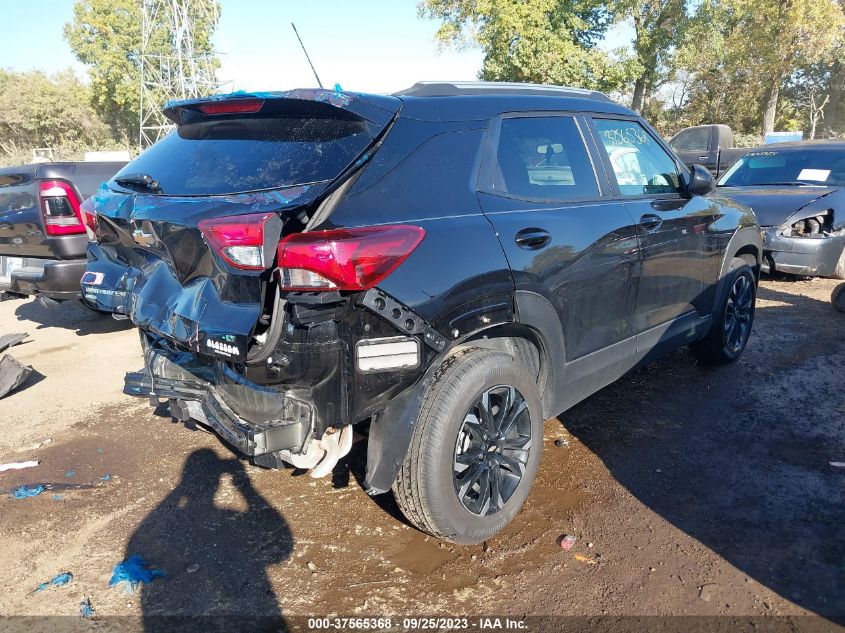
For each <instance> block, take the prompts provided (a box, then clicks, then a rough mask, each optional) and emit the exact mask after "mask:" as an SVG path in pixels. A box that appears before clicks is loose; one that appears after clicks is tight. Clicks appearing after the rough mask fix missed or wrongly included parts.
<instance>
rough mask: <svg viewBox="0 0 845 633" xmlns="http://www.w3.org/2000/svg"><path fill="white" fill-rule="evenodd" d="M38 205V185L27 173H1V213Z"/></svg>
mask: <svg viewBox="0 0 845 633" xmlns="http://www.w3.org/2000/svg"><path fill="white" fill-rule="evenodd" d="M37 206H38V186H37V184H36V183H35V181H34V180H32V179H31V178H30V177H29V176H27V175H25V174H3V175H0V213H8V212H12V211H23V210H24V209H32V208H33V207H37Z"/></svg>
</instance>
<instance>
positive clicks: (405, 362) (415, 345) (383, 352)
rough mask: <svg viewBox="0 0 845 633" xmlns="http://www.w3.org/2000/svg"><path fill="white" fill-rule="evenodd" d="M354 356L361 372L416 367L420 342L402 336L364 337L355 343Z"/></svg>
mask: <svg viewBox="0 0 845 633" xmlns="http://www.w3.org/2000/svg"><path fill="white" fill-rule="evenodd" d="M355 356H356V357H357V359H358V360H357V364H358V370H359V371H362V372H373V371H385V370H389V369H402V368H406V367H416V366H417V365H419V364H420V342H419V341H418V340H417V339H415V338H407V337H404V336H397V337H390V338H374V339H364V340H361V341H358V343H357V344H356V345H355Z"/></svg>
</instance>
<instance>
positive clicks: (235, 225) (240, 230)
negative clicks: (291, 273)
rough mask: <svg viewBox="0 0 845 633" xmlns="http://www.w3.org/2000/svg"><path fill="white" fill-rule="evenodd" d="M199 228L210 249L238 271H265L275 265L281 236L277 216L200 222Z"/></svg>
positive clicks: (272, 214)
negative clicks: (276, 246)
mask: <svg viewBox="0 0 845 633" xmlns="http://www.w3.org/2000/svg"><path fill="white" fill-rule="evenodd" d="M197 226H198V228H199V230H200V231H201V232H202V234H203V236H204V237H205V239H206V241H207V242H208V244H209V246H211V247H212V248H213V249H214V250H215V251H217V252H218V253H219V254H220V256H221V257H222V258H223V259H225V260H226V261H227V262H228V263H229V264H231V265H232V266H234V267H235V268H241V269H243V270H265V269H267V268H269V267H270V265H271V264H272V263H273V262H272V259H273V250H274V245H275V244H276V243H277V242H278V239H279V234H280V233H281V220H280V219H279V216H278V215H276V214H275V213H253V214H249V215H236V216H232V217H226V218H211V219H208V220H200V221H199V223H198V224H197Z"/></svg>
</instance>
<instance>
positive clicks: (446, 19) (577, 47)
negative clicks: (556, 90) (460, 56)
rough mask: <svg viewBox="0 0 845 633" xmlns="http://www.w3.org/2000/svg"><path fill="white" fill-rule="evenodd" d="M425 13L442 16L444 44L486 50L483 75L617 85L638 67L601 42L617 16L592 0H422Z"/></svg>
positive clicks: (485, 77) (607, 87) (607, 86)
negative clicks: (599, 45)
mask: <svg viewBox="0 0 845 633" xmlns="http://www.w3.org/2000/svg"><path fill="white" fill-rule="evenodd" d="M419 13H420V16H421V17H427V18H433V19H439V20H440V21H441V26H440V28H439V30H438V31H437V39H438V40H439V41H440V42H441V44H443V45H455V46H458V47H461V46H467V45H470V46H479V47H480V48H481V49H482V50H483V51H484V62H483V65H482V68H481V72H480V74H479V78H480V79H483V80H487V81H518V82H533V83H541V84H557V85H570V86H579V87H584V88H592V89H599V90H605V91H612V90H615V89H618V88H620V87H621V86H623V85H624V84H625V82H626V81H627V80H628V78H629V77H630V76H631V74H632V71H633V69H632V63H631V60H627V59H623V58H618V57H615V56H613V55H609V54H607V53H605V52H603V51H600V50H598V49H597V48H596V47H595V44H596V42H597V40H598V39H600V38H601V37H602V36H603V35H604V33H605V31H606V29H607V27H608V26H609V24H610V18H611V16H610V14H609V12H608V11H607V9H606V7H605V6H604V5H602V4H599V3H597V2H594V1H592V0H532V1H531V2H514V1H513V0H422V1H421V2H420V4H419Z"/></svg>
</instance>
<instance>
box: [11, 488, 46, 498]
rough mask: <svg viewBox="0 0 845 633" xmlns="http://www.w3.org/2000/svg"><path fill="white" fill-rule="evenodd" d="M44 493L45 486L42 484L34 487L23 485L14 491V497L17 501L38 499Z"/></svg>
mask: <svg viewBox="0 0 845 633" xmlns="http://www.w3.org/2000/svg"><path fill="white" fill-rule="evenodd" d="M42 492H44V486H42V485H41V484H38V485H37V486H32V487H29V486H27V485H22V486H20V487H19V488H15V489H14V490H13V491H12V497H14V498H15V499H27V498H29V497H37V496H38V495H40V494H41V493H42Z"/></svg>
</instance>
